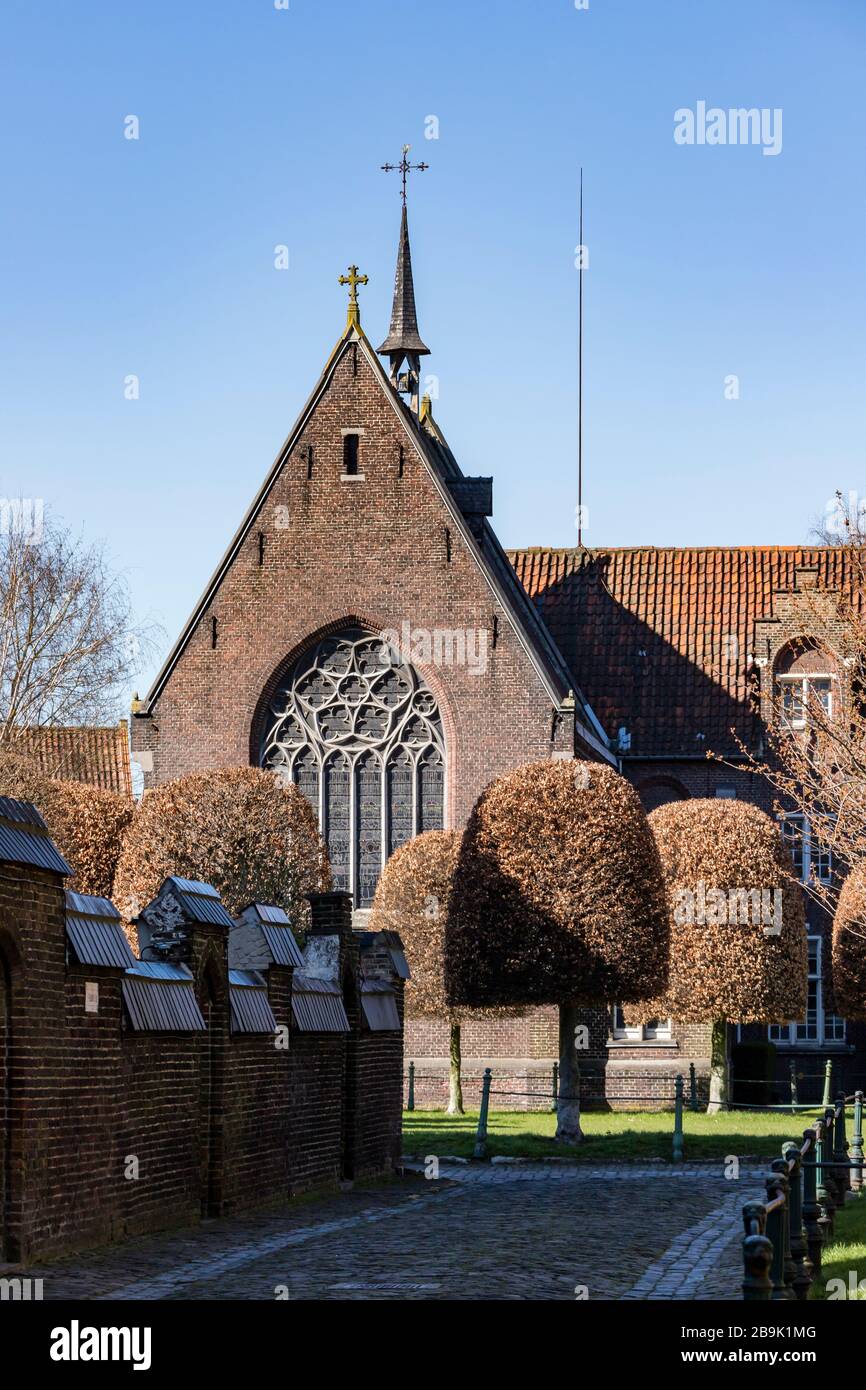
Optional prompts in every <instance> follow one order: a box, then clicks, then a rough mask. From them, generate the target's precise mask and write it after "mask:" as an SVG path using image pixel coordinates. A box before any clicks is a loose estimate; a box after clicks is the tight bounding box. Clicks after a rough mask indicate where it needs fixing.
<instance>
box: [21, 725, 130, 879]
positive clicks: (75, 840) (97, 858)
mask: <svg viewBox="0 0 866 1390" xmlns="http://www.w3.org/2000/svg"><path fill="white" fill-rule="evenodd" d="M0 796H11V797H15V798H16V800H19V801H31V802H32V803H33V804H34V805H35V806H36V808H37V809H38V810H39V811H40V812H41V814H42V818H43V820H44V821H45V823H46V825H47V826H48V829H49V831H50V833H51V837H52V839H53V840H54V843H55V844H56V845H57V848H58V849H59V850H60V853H61V854H62V855H63V857H64V858H65V859H66V860H67V862H68V863H69V864H70V866H71V867H72V868H73V869H74V870H75V875H74V877H73V878H70V879H68V880H67V886H68V887H69V888H73V889H74V890H75V891H76V892H77V893H94V894H96V896H97V897H101V898H110V897H111V894H112V888H113V884H114V877H115V871H116V868H117V863H118V860H119V858H120V853H121V847H122V843H123V837H124V834H125V832H126V830H127V827H128V826H129V823H130V821H131V819H132V814H133V802H132V801H131V800H129V799H128V798H127V797H123V796H118V795H117V794H116V793H115V792H110V791H105V790H103V789H102V788H100V787H92V786H88V785H87V783H85V782H74V781H61V780H58V779H55V778H52V777H45V776H44V775H43V774H42V773H41V772H40V771H39V769H38V768H37V767H35V765H34V764H33V763H31V762H30V761H29V759H27V758H23V757H20V756H18V755H17V754H14V753H7V752H0Z"/></svg>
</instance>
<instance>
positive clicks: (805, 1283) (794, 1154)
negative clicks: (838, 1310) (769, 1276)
mask: <svg viewBox="0 0 866 1390" xmlns="http://www.w3.org/2000/svg"><path fill="white" fill-rule="evenodd" d="M782 1158H783V1159H784V1161H785V1164H786V1165H787V1167H788V1172H789V1175H790V1182H791V1215H790V1228H791V1259H792V1260H793V1261H794V1280H793V1284H794V1293H795V1295H796V1297H797V1298H798V1299H799V1301H800V1302H801V1303H804V1302H805V1301H806V1299H807V1298H808V1297H809V1288H810V1285H811V1283H812V1264H811V1261H810V1260H809V1255H808V1252H807V1248H806V1232H805V1230H804V1228H803V1170H802V1162H801V1155H800V1145H799V1144H783V1145H782Z"/></svg>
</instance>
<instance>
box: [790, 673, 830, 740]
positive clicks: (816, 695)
mask: <svg viewBox="0 0 866 1390" xmlns="http://www.w3.org/2000/svg"><path fill="white" fill-rule="evenodd" d="M776 688H777V691H778V695H779V702H780V705H781V710H782V724H783V726H784V727H785V728H787V729H805V727H806V725H807V723H808V719H809V707H810V705H811V704H812V702H813V701H817V703H818V704H819V705H820V706H821V709H822V710H823V711H824V713H825V714H826V716H827V718H828V719H832V717H833V712H834V711H833V677H832V676H831V675H824V674H821V675H811V674H810V675H808V676H800V675H790V676H785V675H779V676H776Z"/></svg>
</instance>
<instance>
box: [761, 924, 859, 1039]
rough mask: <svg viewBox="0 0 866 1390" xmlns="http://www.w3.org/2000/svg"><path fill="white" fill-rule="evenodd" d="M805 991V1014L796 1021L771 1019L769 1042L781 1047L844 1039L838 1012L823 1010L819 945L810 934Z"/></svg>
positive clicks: (842, 1025) (821, 950)
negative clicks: (806, 994)
mask: <svg viewBox="0 0 866 1390" xmlns="http://www.w3.org/2000/svg"><path fill="white" fill-rule="evenodd" d="M808 944H809V993H808V997H807V1000H806V1017H805V1018H803V1019H800V1020H799V1021H797V1022H796V1023H771V1024H770V1026H769V1028H768V1029H767V1036H768V1038H769V1039H770V1042H774V1043H777V1044H778V1045H779V1046H781V1047H797V1046H798V1045H802V1044H803V1043H816V1044H822V1043H842V1042H844V1041H845V1020H844V1018H840V1017H839V1015H838V1014H831V1013H825V1011H824V983H823V970H822V964H821V958H822V953H823V945H824V943H823V942H822V940H821V938H820V936H810V937H809V938H808Z"/></svg>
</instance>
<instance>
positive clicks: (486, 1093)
mask: <svg viewBox="0 0 866 1390" xmlns="http://www.w3.org/2000/svg"><path fill="white" fill-rule="evenodd" d="M491 1080H492V1073H491V1071H490V1068H489V1067H485V1068H484V1080H483V1082H482V1083H481V1109H480V1110H479V1112H478V1129H477V1130H476V1132H475V1148H474V1149H473V1150H472V1157H473V1158H478V1159H481V1158H486V1157H487V1113H488V1111H489V1109H490V1082H491Z"/></svg>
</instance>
